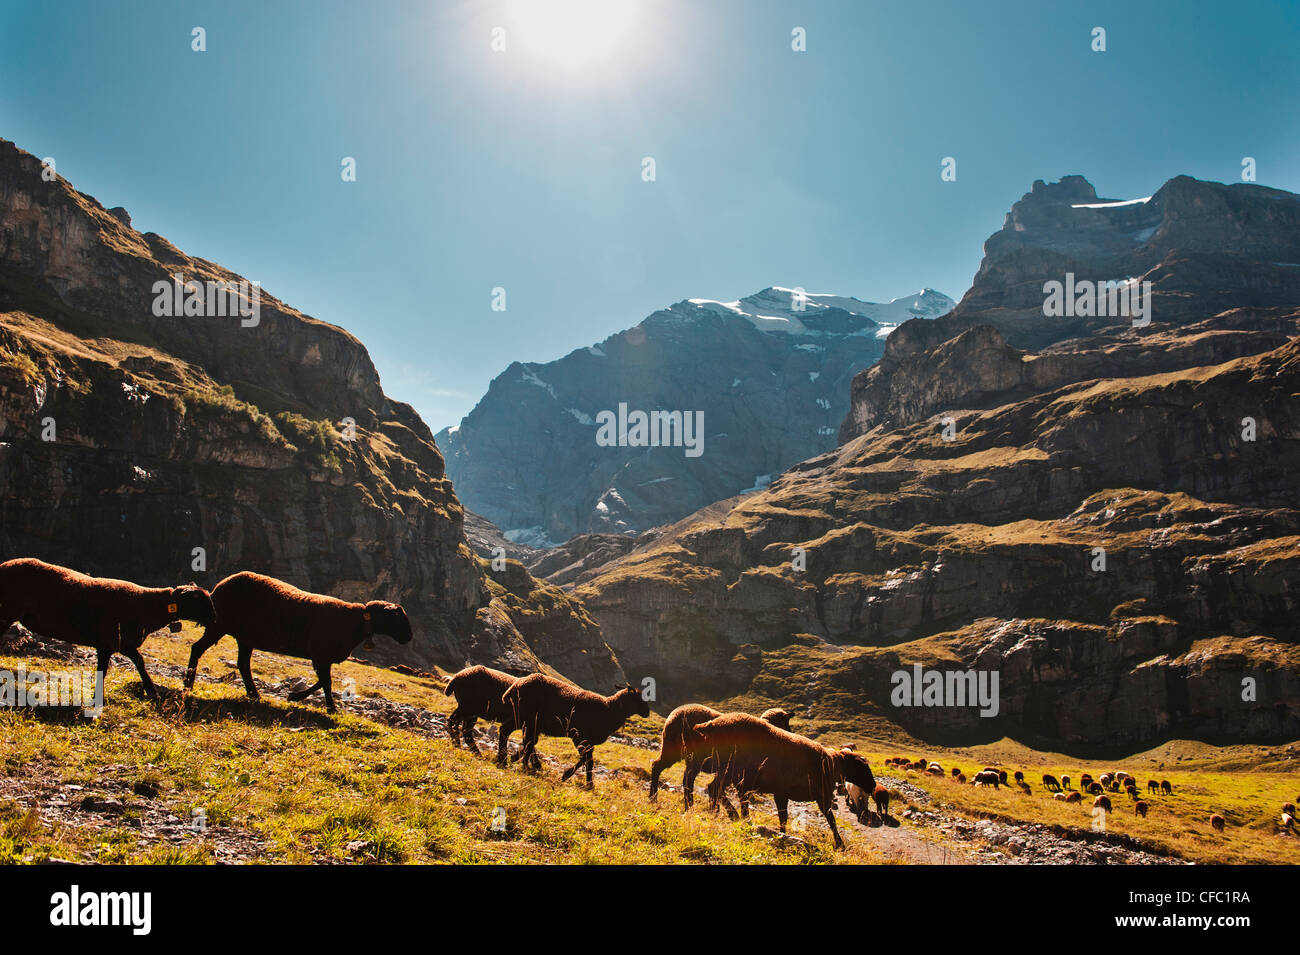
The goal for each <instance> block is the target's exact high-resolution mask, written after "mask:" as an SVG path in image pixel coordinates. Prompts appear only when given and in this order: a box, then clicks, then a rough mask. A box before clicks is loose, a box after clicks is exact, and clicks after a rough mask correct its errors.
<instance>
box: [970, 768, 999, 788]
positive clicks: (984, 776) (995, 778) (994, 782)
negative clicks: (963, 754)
mask: <svg viewBox="0 0 1300 955" xmlns="http://www.w3.org/2000/svg"><path fill="white" fill-rule="evenodd" d="M1003 782H1005V780H1004V779H1003V778H1002V777H1000V776H999V775H998V774H997V773H996V772H994V771H993V770H991V769H986V770H984V771H982V772H978V773H976V774H975V778H974V780H973V781H972V785H975V786H992V787H993V788H994V789H997V788H998V786H999V785H1000V784H1001V783H1003Z"/></svg>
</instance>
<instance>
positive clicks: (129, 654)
mask: <svg viewBox="0 0 1300 955" xmlns="http://www.w3.org/2000/svg"><path fill="white" fill-rule="evenodd" d="M122 656H124V657H126V658H127V659H128V660H130V661H131V662H132V663H134V664H135V668H136V669H137V670H139V671H140V682H141V684H143V685H144V692H145V693H146V694H147V695H148V697H149V699H151V700H153V701H154V702H157V701H158V688H157V687H155V686H154V685H153V680H151V679H149V671H148V670H146V669H145V667H144V657H142V656H140V648H139V647H136V648H135V649H134V650H125V649H124V650H123V651H122Z"/></svg>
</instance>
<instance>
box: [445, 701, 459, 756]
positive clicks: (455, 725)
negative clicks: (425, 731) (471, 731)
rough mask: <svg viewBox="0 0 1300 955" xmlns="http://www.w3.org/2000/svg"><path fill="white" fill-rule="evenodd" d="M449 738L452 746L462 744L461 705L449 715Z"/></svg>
mask: <svg viewBox="0 0 1300 955" xmlns="http://www.w3.org/2000/svg"><path fill="white" fill-rule="evenodd" d="M447 738H448V739H450V740H451V745H452V746H459V745H460V707H459V706H457V707H456V708H455V709H454V710H452V711H451V713H450V714H449V715H448V716H447Z"/></svg>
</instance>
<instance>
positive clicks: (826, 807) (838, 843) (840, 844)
mask: <svg viewBox="0 0 1300 955" xmlns="http://www.w3.org/2000/svg"><path fill="white" fill-rule="evenodd" d="M832 805H834V804H833V803H820V804H819V808H820V809H821V811H822V815H823V816H825V817H826V824H827V825H828V826H830V827H831V835H832V836H834V837H835V848H836V849H843V848H844V840H843V839H841V838H840V830H839V829H838V828H837V827H836V825H835V813H833V812H831V806H832ZM781 828H782V829H784V828H785V826H784V825H783V826H782V827H781Z"/></svg>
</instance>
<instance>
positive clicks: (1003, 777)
mask: <svg viewBox="0 0 1300 955" xmlns="http://www.w3.org/2000/svg"><path fill="white" fill-rule="evenodd" d="M998 782H1000V783H1002V785H1003V786H1005V785H1006V784H1007V771H1006V770H1005V769H1000V770H998Z"/></svg>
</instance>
